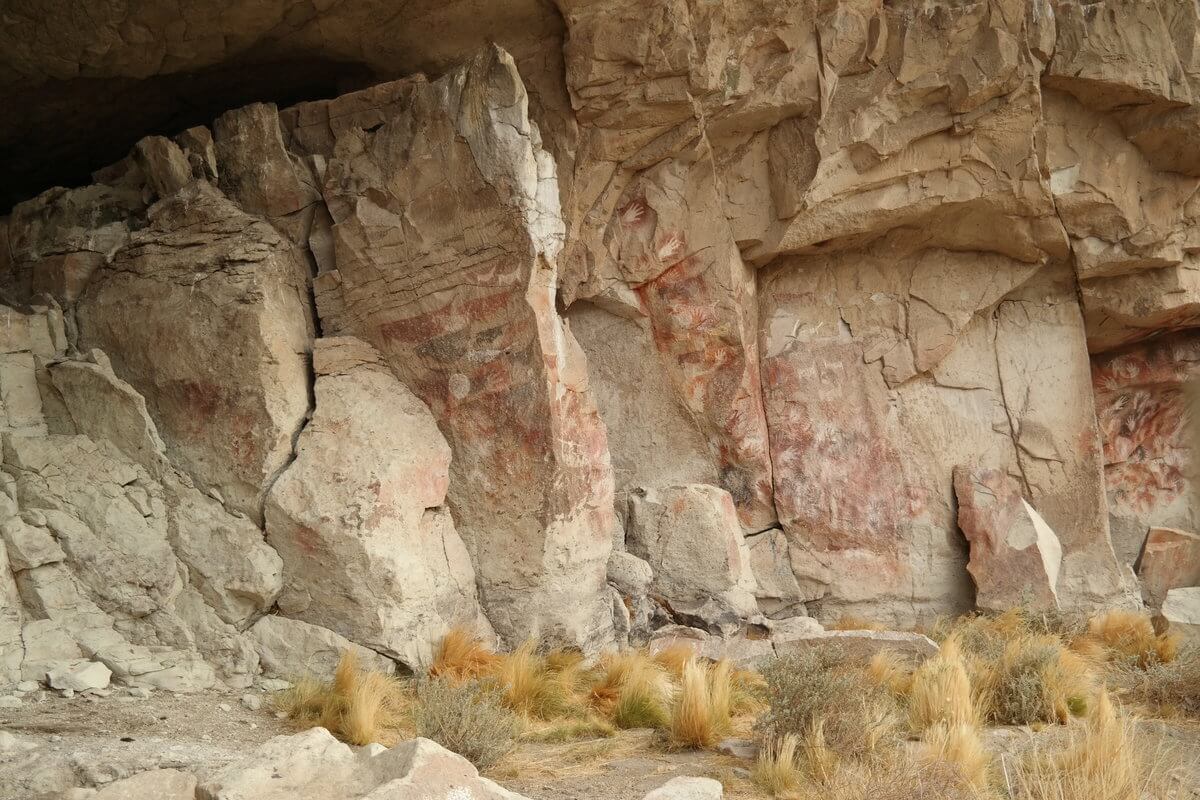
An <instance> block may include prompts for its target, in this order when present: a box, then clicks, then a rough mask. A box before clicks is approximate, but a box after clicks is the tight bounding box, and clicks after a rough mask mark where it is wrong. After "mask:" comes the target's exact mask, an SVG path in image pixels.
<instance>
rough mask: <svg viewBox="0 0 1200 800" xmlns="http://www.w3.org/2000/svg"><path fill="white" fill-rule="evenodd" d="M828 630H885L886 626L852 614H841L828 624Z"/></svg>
mask: <svg viewBox="0 0 1200 800" xmlns="http://www.w3.org/2000/svg"><path fill="white" fill-rule="evenodd" d="M826 630H830V631H886V630H887V628H886V627H885V626H883V625H880V624H879V623H878V622H871V621H870V620H868V619H864V618H863V617H859V616H856V615H854V614H843V615H842V616H841V617H840V618H838V620H837V622H835V623H833V624H832V625H830V626H828V627H827V628H826Z"/></svg>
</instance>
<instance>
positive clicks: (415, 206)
mask: <svg viewBox="0 0 1200 800" xmlns="http://www.w3.org/2000/svg"><path fill="white" fill-rule="evenodd" d="M409 89H410V91H409V94H408V96H407V97H406V98H405V102H404V103H403V104H399V103H398V104H397V106H398V107H397V109H396V110H395V113H393V114H390V115H388V116H387V117H386V122H385V123H384V124H382V125H379V124H375V125H372V126H371V127H370V128H359V127H356V126H355V127H351V128H350V129H349V130H347V131H345V132H343V133H341V134H340V135H339V136H337V138H336V141H335V144H334V146H333V153H332V156H331V158H330V161H329V166H328V169H327V172H326V176H325V198H326V202H327V205H328V206H329V211H330V213H331V215H332V218H333V229H332V236H333V242H334V253H335V258H336V264H337V269H336V270H334V271H332V272H328V273H324V274H322V275H321V276H319V277H318V279H317V282H316V286H317V292H318V296H317V302H318V306H319V308H320V310H321V320H322V324H323V326H324V329H325V331H326V333H329V332H338V333H349V334H354V335H356V336H358V337H360V338H362V339H364V340H366V341H369V342H370V343H372V344H373V345H374V346H375V347H376V348H378V350H379V352H380V353H382V354H383V357H384V358H385V359H386V361H387V363H388V364H389V365H390V366H391V368H392V369H393V370H394V371H395V372H396V374H397V375H398V376H399V377H400V379H401V380H402V381H404V382H405V383H406V384H407V385H408V386H409V387H410V388H411V389H412V390H413V392H414V393H415V394H416V395H417V396H418V397H420V398H421V399H422V400H423V401H424V402H425V403H426V404H427V405H428V406H429V408H430V410H431V411H432V412H433V416H434V418H435V419H437V421H438V424H439V425H440V426H441V427H442V430H443V432H444V433H445V434H446V439H447V440H448V441H449V443H450V447H451V449H452V451H453V454H454V457H453V461H452V462H451V475H450V490H449V503H450V507H451V509H452V510H453V512H454V514H455V519H456V522H457V525H458V527H459V530H460V532H461V533H462V535H463V538H464V539H465V541H466V542H467V546H468V548H469V549H470V551H471V553H472V557H473V559H474V561H475V564H476V567H477V574H478V580H479V587H480V594H481V599H482V600H483V602H484V604H485V606H486V608H487V610H488V615H489V617H490V619H491V621H492V624H493V625H495V627H496V630H497V632H499V633H500V634H501V636H503V637H504V638H505V639H506V640H507V641H509V642H510V643H516V642H519V641H521V640H522V639H524V638H526V637H528V636H530V635H538V636H541V637H543V638H546V639H553V640H559V641H565V642H570V643H574V644H581V645H585V646H588V647H591V646H595V645H596V644H597V643H600V642H603V641H604V640H605V639H607V638H608V637H609V636H610V633H611V624H612V623H611V612H610V610H609V608H608V604H607V603H606V602H603V600H604V594H603V590H604V568H605V564H606V562H607V560H608V552H609V548H610V546H611V542H612V538H613V533H614V531H613V529H614V526H615V520H614V513H613V489H612V486H613V484H612V473H611V469H610V467H609V456H608V448H607V443H606V438H605V432H604V426H603V424H601V422H600V419H599V416H598V415H597V413H596V410H595V407H594V404H593V403H592V401H591V398H590V395H589V393H588V383H587V370H586V362H585V360H584V356H583V353H582V351H581V350H580V349H579V346H578V344H577V343H576V342H575V340H574V338H573V337H572V335H571V333H570V330H569V329H568V328H567V327H566V325H565V323H564V322H563V320H562V319H561V317H560V316H559V315H558V313H557V307H556V291H557V290H556V285H557V261H558V256H559V251H560V250H561V248H562V241H563V236H564V224H563V220H562V217H561V213H560V208H559V194H558V183H557V180H556V178H555V165H554V160H553V158H552V157H551V156H550V154H549V153H548V152H546V151H545V150H543V149H542V147H541V137H540V134H539V130H538V128H537V126H536V125H535V124H533V123H532V122H531V121H530V119H529V116H528V112H527V103H528V100H527V96H526V93H525V89H524V86H523V85H522V83H521V79H520V76H519V75H518V74H517V70H516V67H515V65H514V63H513V61H512V58H511V57H510V56H509V55H508V54H506V53H504V52H502V51H499V50H496V49H491V50H487V51H484V52H483V53H481V54H480V55H478V56H476V57H475V59H473V60H472V61H471V62H470V63H469V64H468V65H466V66H465V67H463V68H462V69H459V70H455V71H454V72H452V73H450V74H448V75H446V76H444V77H443V78H441V79H440V80H438V81H437V82H436V83H432V84H427V83H422V82H417V83H414V84H412V85H411V87H409Z"/></svg>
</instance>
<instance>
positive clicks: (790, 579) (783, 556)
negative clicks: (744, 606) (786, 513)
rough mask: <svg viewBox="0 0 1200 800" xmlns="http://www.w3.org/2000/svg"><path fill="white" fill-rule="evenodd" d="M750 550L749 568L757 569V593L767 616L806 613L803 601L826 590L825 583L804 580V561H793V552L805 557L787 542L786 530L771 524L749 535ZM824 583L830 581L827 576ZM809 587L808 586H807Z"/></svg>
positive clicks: (762, 609) (784, 616)
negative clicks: (802, 581)
mask: <svg viewBox="0 0 1200 800" xmlns="http://www.w3.org/2000/svg"><path fill="white" fill-rule="evenodd" d="M746 547H747V550H748V551H749V553H750V571H751V572H752V573H754V585H755V590H754V597H755V598H756V599H757V600H758V607H759V609H760V610H761V611H762V612H763V613H764V614H766V615H767V616H768V617H770V618H772V619H774V618H787V617H791V616H793V615H795V614H797V613H800V614H803V613H804V602H805V601H806V600H813V599H816V598H818V597H820V596H821V595H823V594H824V591H823V589H822V587H821V586H820V585H819V584H818V585H817V586H811V585H808V584H809V582H808V581H805V582H804V583H803V584H802V583H801V578H800V576H802V575H804V574H805V569H804V567H803V566H802V565H801V566H799V567H797V566H796V565H794V564H793V563H792V555H793V553H796V554H797V557H798V558H801V559H802V558H803V553H802V551H800V550H799V549H798V548H793V547H792V545H791V544H790V543H789V542H788V537H787V534H785V533H784V532H783V531H782V530H780V529H779V528H770V529H768V530H766V531H763V532H761V533H758V534H755V535H754V536H751V537H748V538H747V539H746ZM824 583H828V580H825V581H824ZM806 587H807V588H806Z"/></svg>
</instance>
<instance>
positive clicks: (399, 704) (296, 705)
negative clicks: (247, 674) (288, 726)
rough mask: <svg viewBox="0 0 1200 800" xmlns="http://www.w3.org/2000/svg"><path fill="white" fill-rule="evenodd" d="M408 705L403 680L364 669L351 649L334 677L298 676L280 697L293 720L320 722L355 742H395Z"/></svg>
mask: <svg viewBox="0 0 1200 800" xmlns="http://www.w3.org/2000/svg"><path fill="white" fill-rule="evenodd" d="M410 705H411V699H410V696H409V691H408V688H407V687H406V686H405V685H404V684H403V683H402V682H401V681H399V680H397V679H395V678H393V677H391V676H388V675H384V674H382V673H380V672H375V671H372V670H368V671H363V670H360V669H359V667H358V659H357V657H356V656H355V654H354V653H353V652H352V651H346V652H344V653H343V654H342V657H341V659H340V660H339V661H338V666H337V670H336V671H335V672H334V676H333V680H332V681H328V682H324V681H318V680H315V679H313V678H299V679H297V680H296V681H295V682H294V683H293V685H292V687H291V688H290V689H288V690H287V691H285V692H283V693H281V695H280V696H279V699H278V700H277V701H276V707H277V708H279V709H280V710H281V711H284V712H286V713H287V714H288V716H289V717H290V718H291V719H292V720H293V721H295V722H297V723H299V724H301V725H305V726H312V725H320V726H322V727H324V728H326V729H328V730H329V732H330V733H332V734H333V735H334V736H336V737H337V738H339V739H341V740H342V741H343V742H347V743H349V744H354V745H364V744H370V743H371V742H379V743H380V744H385V745H391V744H394V743H395V742H396V741H397V740H398V739H399V738H400V732H401V730H400V729H401V728H403V727H405V724H406V721H407V712H408V711H409V707H410Z"/></svg>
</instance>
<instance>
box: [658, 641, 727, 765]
mask: <svg viewBox="0 0 1200 800" xmlns="http://www.w3.org/2000/svg"><path fill="white" fill-rule="evenodd" d="M728 674H729V673H728V671H726V672H725V675H726V682H728ZM718 691H720V690H718ZM725 710H726V712H728V698H726V709H725ZM719 714H720V709H718V708H717V707H716V704H715V703H714V701H713V681H712V670H709V669H706V668H705V667H703V666H701V665H700V664H699V663H697V662H696V661H694V660H693V661H691V662H689V663H688V664H687V666H685V667H684V668H683V679H682V680H681V682H680V685H679V692H678V693H677V694H676V696H675V702H674V704H673V705H672V706H671V717H670V722H669V725H668V728H667V732H668V734H669V742H670V744H671V746H672V747H678V748H683V749H693V750H699V749H703V748H707V747H712V746H713V745H714V744H716V743H717V739H718V738H719V737H720V735H721V733H723V732H724V727H723V726H727V724H728V717H726V719H725V720H722V719H721V717H720V716H719Z"/></svg>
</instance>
